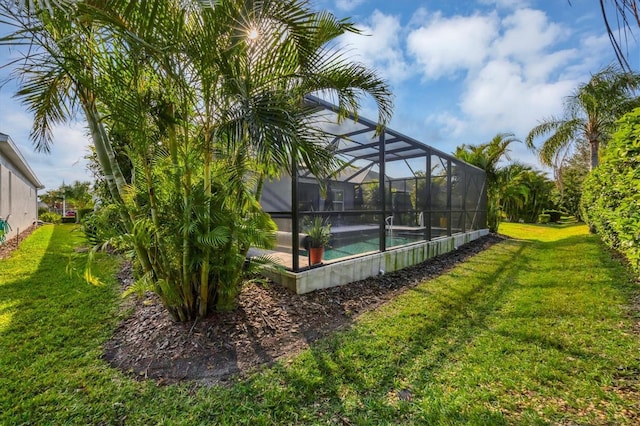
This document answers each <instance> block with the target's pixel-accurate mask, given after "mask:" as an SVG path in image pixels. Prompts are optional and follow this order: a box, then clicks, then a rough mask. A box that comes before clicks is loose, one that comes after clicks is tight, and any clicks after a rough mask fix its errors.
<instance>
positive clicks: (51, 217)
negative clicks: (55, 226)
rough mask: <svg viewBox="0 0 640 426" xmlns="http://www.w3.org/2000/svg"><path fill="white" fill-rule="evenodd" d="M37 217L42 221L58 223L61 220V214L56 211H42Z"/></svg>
mask: <svg viewBox="0 0 640 426" xmlns="http://www.w3.org/2000/svg"><path fill="white" fill-rule="evenodd" d="M38 217H39V219H40V220H41V221H43V222H49V223H60V222H61V221H62V216H60V215H59V214H58V213H53V212H44V213H42V214H41V215H39V216H38Z"/></svg>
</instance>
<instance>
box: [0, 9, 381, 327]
mask: <svg viewBox="0 0 640 426" xmlns="http://www.w3.org/2000/svg"><path fill="white" fill-rule="evenodd" d="M152 3H153V7H151V6H149V4H150V3H148V2H138V1H134V0H112V1H110V2H101V1H100V2H99V1H90V0H87V1H70V0H69V1H63V0H59V1H53V2H37V1H36V2H25V4H22V5H21V4H19V2H18V3H13V2H11V3H2V6H1V8H2V9H0V16H2V17H3V18H4V20H5V21H6V22H8V23H11V24H12V25H15V26H16V31H15V32H14V33H13V34H11V35H9V36H7V37H5V38H4V39H2V40H0V42H2V43H5V44H15V43H25V44H28V45H29V47H30V49H29V50H28V51H26V56H25V57H24V58H22V59H21V60H20V62H19V63H17V64H14V66H15V70H16V74H17V75H18V77H19V80H20V83H21V87H20V90H19V93H18V96H19V97H20V98H21V99H22V101H23V102H24V103H25V104H26V105H27V106H28V107H29V108H30V110H32V111H33V112H34V118H35V119H34V131H33V133H32V137H33V139H34V140H35V141H36V144H37V146H38V147H40V148H42V149H47V147H48V146H49V144H50V143H51V126H52V125H53V124H56V123H59V122H64V121H67V120H69V119H70V118H72V117H73V116H74V115H75V114H77V113H82V115H83V117H84V118H85V119H86V121H87V124H88V127H89V130H90V134H91V137H92V141H93V143H94V146H95V151H96V157H97V158H98V161H99V163H100V166H101V169H102V172H103V175H104V178H105V180H106V182H107V183H108V187H109V190H110V193H111V196H112V200H113V202H114V203H116V204H117V205H118V206H119V210H120V211H122V212H123V214H122V218H121V219H122V221H123V224H124V228H125V229H126V235H124V236H122V238H121V243H122V244H126V245H128V246H130V247H131V248H132V249H133V250H134V252H135V258H136V261H137V263H138V266H139V271H140V274H139V277H138V287H139V288H142V289H150V290H153V291H155V292H156V293H157V294H158V295H159V296H160V298H161V300H162V301H163V303H164V305H165V306H166V307H167V309H168V310H169V312H170V313H171V315H172V316H173V317H174V318H176V319H177V320H181V321H184V320H190V319H193V318H196V317H203V316H206V315H207V314H208V313H210V312H212V311H213V310H214V309H218V310H225V309H230V308H232V307H233V304H234V300H235V295H236V294H237V293H238V291H239V288H240V284H241V272H242V267H243V265H244V261H245V253H246V250H247V249H248V247H249V246H250V245H255V246H263V247H264V246H268V244H269V243H270V241H272V239H273V231H274V230H275V225H274V223H273V221H271V219H270V218H269V217H268V215H266V214H265V213H264V212H262V210H261V208H260V206H259V204H258V199H259V196H260V188H261V182H262V181H263V180H264V179H265V178H269V177H274V176H277V175H279V174H281V173H285V172H287V171H289V172H290V165H291V160H292V159H295V160H296V161H299V162H301V163H303V164H304V165H305V167H308V168H309V169H310V170H311V171H312V172H314V173H315V174H316V175H317V176H322V175H323V174H328V173H329V172H330V171H331V169H332V168H334V167H335V165H336V160H335V159H334V158H333V156H332V155H331V153H330V152H329V151H328V150H326V149H325V147H324V145H323V144H322V143H321V141H323V140H324V139H325V138H324V134H323V132H322V130H321V129H320V127H319V124H318V123H316V122H315V121H314V120H313V117H314V116H313V113H314V112H315V110H314V108H313V107H312V106H309V105H308V104H307V103H306V102H305V100H304V99H305V95H307V94H311V93H315V94H318V93H320V94H326V95H329V96H333V98H334V99H336V100H337V104H338V113H339V115H340V116H341V117H343V118H344V117H346V116H347V115H348V114H350V113H352V114H357V110H358V108H359V105H360V102H361V100H362V97H363V96H370V97H371V98H372V99H373V100H374V101H375V102H376V104H377V106H378V111H379V123H380V125H381V126H383V125H384V123H385V122H386V121H387V120H388V119H389V117H390V113H391V105H392V102H391V96H390V92H389V89H388V86H387V85H386V83H385V82H384V81H382V80H381V79H380V78H378V77H377V76H376V74H375V73H374V72H372V71H370V70H368V69H366V68H364V67H363V66H361V65H359V64H357V63H352V62H350V61H348V60H347V59H346V58H345V56H343V54H342V52H340V51H337V50H334V49H333V48H332V47H331V46H332V44H331V42H332V40H334V39H335V38H336V37H338V36H339V35H341V34H343V33H344V32H347V31H351V32H355V31H356V30H355V29H354V27H353V25H352V24H351V23H350V22H348V21H345V20H339V19H337V18H335V17H334V16H333V15H331V14H328V13H318V12H314V11H312V10H310V9H309V7H308V5H307V2H305V1H301V0H284V1H283V0H263V1H255V2H247V1H241V0H217V1H212V2H197V1H193V2H189V1H184V0H158V1H155V2H152ZM32 6H33V8H32ZM112 133H114V134H117V135H118V138H119V139H121V140H120V142H121V143H120V144H119V146H124V147H125V148H124V150H125V154H126V156H127V157H128V158H129V159H130V162H131V164H132V167H133V170H132V176H133V177H132V179H131V180H127V179H126V178H125V176H124V175H123V173H122V171H121V169H120V166H119V164H118V161H117V155H118V154H120V155H121V154H122V152H115V150H114V148H113V144H112V142H111V134H112Z"/></svg>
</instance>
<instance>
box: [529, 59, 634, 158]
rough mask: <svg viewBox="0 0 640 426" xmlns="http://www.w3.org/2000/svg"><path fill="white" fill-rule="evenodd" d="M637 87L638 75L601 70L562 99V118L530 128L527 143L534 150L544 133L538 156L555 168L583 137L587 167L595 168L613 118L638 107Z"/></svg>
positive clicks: (552, 118)
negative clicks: (586, 145) (587, 146)
mask: <svg viewBox="0 0 640 426" xmlns="http://www.w3.org/2000/svg"><path fill="white" fill-rule="evenodd" d="M638 88H640V76H639V75H638V74H634V73H631V72H623V71H621V70H620V69H618V68H616V67H613V66H610V67H607V68H605V69H603V70H602V71H600V72H598V73H596V74H594V75H593V76H592V77H591V79H590V80H589V82H588V83H585V84H582V85H581V86H580V87H578V88H577V89H576V91H575V92H574V93H573V94H572V95H571V96H568V97H567V98H566V99H565V102H564V115H563V116H562V117H553V116H552V117H549V118H547V119H544V120H543V121H542V122H541V123H540V124H538V125H537V126H535V127H534V128H533V129H531V131H530V132H529V134H528V135H527V138H526V143H527V146H528V147H529V148H531V149H535V143H534V141H535V139H536V138H538V137H542V136H548V138H547V139H546V140H545V141H544V142H543V143H542V145H541V147H540V148H539V149H538V153H539V158H540V161H541V162H542V164H544V165H547V166H550V167H556V168H558V167H559V165H560V164H561V163H562V160H563V159H564V157H565V154H566V152H567V151H568V150H570V149H571V148H572V146H573V144H574V143H576V142H577V141H579V140H585V141H587V142H588V144H589V146H590V150H591V169H593V168H595V167H596V166H597V165H598V153H599V150H600V146H601V145H603V144H606V143H607V140H608V139H609V137H610V136H611V133H612V131H613V130H614V127H615V122H616V120H617V119H618V118H620V117H622V115H624V114H625V113H626V112H628V111H631V110H632V109H633V108H635V107H637V106H640V100H639V99H638V97H637V90H638Z"/></svg>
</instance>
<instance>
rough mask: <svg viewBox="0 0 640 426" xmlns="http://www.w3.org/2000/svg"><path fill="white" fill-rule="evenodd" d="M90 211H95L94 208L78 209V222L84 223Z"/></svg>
mask: <svg viewBox="0 0 640 426" xmlns="http://www.w3.org/2000/svg"><path fill="white" fill-rule="evenodd" d="M90 213H93V208H88V209H78V211H77V212H76V214H77V215H78V222H80V223H82V220H83V219H84V217H85V216H86V215H88V214H90Z"/></svg>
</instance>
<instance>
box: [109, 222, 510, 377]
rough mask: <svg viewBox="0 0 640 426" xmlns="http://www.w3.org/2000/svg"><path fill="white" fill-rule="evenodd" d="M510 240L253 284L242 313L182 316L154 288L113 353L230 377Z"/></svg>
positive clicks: (117, 336) (116, 361) (121, 331)
mask: <svg viewBox="0 0 640 426" xmlns="http://www.w3.org/2000/svg"><path fill="white" fill-rule="evenodd" d="M503 239H504V238H503V237H501V236H498V235H494V234H492V235H488V236H486V237H483V238H480V239H478V240H476V241H474V242H472V243H469V244H465V245H463V246H461V247H459V248H458V249H457V250H455V251H453V252H451V253H448V254H445V255H442V256H438V257H435V258H433V259H430V260H429V261H427V262H424V263H422V264H420V265H416V266H413V267H410V268H407V269H404V270H402V271H397V272H393V273H389V274H385V275H383V276H379V277H372V278H368V279H365V280H362V281H358V282H355V283H351V284H348V285H345V286H341V287H334V288H331V289H326V290H319V291H314V292H312V293H308V294H305V295H297V294H293V293H292V292H290V291H289V290H287V289H285V288H283V287H281V286H279V285H277V284H268V285H261V284H250V285H247V286H245V288H244V289H243V290H242V293H241V294H240V297H239V303H238V309H237V310H236V311H234V312H230V313H224V314H215V315H214V316H212V317H211V318H207V319H205V320H198V321H195V322H190V323H177V322H174V321H173V320H172V319H171V317H170V316H169V315H168V314H167V313H166V311H165V310H164V308H163V307H162V305H161V304H160V303H159V301H158V299H157V297H156V296H154V295H151V294H149V295H147V296H146V297H145V299H144V300H143V301H141V302H139V303H136V304H135V306H134V308H133V309H134V312H133V314H132V315H131V316H130V317H128V318H127V319H126V320H124V321H123V322H122V323H121V324H120V326H119V327H118V329H117V330H116V332H115V333H114V336H113V338H112V339H111V340H110V341H109V342H108V343H107V344H106V347H105V359H106V360H107V361H108V362H109V363H110V364H111V365H112V366H114V367H116V368H120V369H122V370H124V371H126V372H128V373H130V374H132V375H135V376H136V377H138V378H153V379H155V380H157V381H158V382H160V383H175V382H179V381H183V380H190V381H196V382H199V383H203V384H213V383H221V382H225V381H227V380H230V379H231V378H233V377H237V376H238V375H242V374H244V373H247V372H250V371H252V370H255V369H256V368H257V367H259V366H263V365H270V364H272V363H273V362H275V361H276V360H279V359H286V358H289V357H292V356H294V355H295V354H297V353H298V352H299V351H300V350H302V349H305V348H307V347H308V346H309V344H310V343H312V342H313V341H315V340H317V339H319V338H321V337H323V336H326V335H328V334H330V333H332V332H334V331H336V330H338V329H342V328H345V327H348V326H349V325H350V324H352V323H353V321H354V319H355V318H357V316H358V315H360V314H361V313H363V312H366V311H369V310H372V309H375V308H376V307H378V306H380V305H381V304H383V303H385V302H386V301H388V300H389V299H391V298H393V297H394V296H396V295H398V294H399V293H401V292H403V291H405V290H407V289H408V288H411V287H413V286H415V285H417V284H418V283H420V282H422V281H424V280H425V279H429V278H432V277H435V276H437V275H440V274H442V273H443V272H446V271H447V270H449V269H451V268H452V267H453V266H455V265H456V264H458V263H460V262H462V261H464V260H466V259H467V258H469V257H471V256H473V255H475V254H476V253H478V252H480V251H482V250H485V249H486V248H488V247H490V246H491V245H493V244H495V243H497V242H499V241H502V240H503ZM119 279H120V281H121V282H122V284H123V287H127V286H128V285H130V284H131V281H132V278H131V269H130V267H125V268H124V269H123V270H122V271H121V273H120V274H119Z"/></svg>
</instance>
